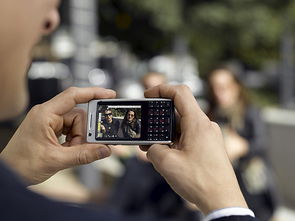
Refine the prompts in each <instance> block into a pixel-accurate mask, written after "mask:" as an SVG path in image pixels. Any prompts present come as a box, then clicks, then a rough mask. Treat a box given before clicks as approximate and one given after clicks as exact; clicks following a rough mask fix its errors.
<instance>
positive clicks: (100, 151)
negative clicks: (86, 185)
mask: <svg viewBox="0 0 295 221" xmlns="http://www.w3.org/2000/svg"><path fill="white" fill-rule="evenodd" d="M63 149H64V153H63V154H61V157H62V159H61V160H62V162H63V163H64V164H65V167H73V166H78V165H83V164H89V163H92V162H94V161H96V160H100V159H103V158H106V157H108V156H110V155H111V153H112V151H111V149H110V148H109V147H108V146H106V145H102V144H81V145H76V146H71V147H63Z"/></svg>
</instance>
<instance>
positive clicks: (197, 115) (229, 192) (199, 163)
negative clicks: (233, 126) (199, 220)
mask: <svg viewBox="0 0 295 221" xmlns="http://www.w3.org/2000/svg"><path fill="white" fill-rule="evenodd" d="M145 96H146V97H164V98H171V99H173V100H174V104H175V106H176V109H177V112H178V115H179V116H178V118H179V119H178V120H179V123H180V124H179V127H180V134H179V139H178V140H177V141H176V143H175V144H174V145H173V146H171V147H169V146H167V145H159V144H155V145H152V146H151V147H150V148H149V149H148V152H147V157H148V159H149V160H150V161H151V162H152V164H153V165H154V167H155V169H156V170H157V171H158V172H159V173H160V174H161V175H162V176H163V177H164V178H165V179H166V181H167V182H168V183H169V184H170V186H171V187H172V188H173V189H174V191H175V192H176V193H178V194H179V195H180V196H182V197H183V198H185V199H186V200H188V201H190V202H192V203H194V204H196V206H197V207H198V208H200V210H201V211H202V212H204V213H205V214H207V213H209V212H211V211H213V210H217V209H221V208H226V207H246V208H247V204H246V202H245V200H244V197H243V195H242V193H241V191H240V188H239V185H238V183H237V180H236V177H235V174H234V171H233V169H232V166H231V163H230V161H229V159H228V157H227V154H226V151H225V148H224V143H223V138H222V134H221V131H220V128H219V127H218V125H217V124H216V123H213V122H211V121H210V120H209V119H208V117H207V116H206V115H205V114H204V113H203V112H202V111H201V109H200V107H199V106H198V104H197V102H196V100H195V98H194V97H193V95H192V93H191V91H190V89H188V87H186V86H168V85H160V86H158V87H155V88H152V89H150V90H148V91H146V92H145ZM142 149H143V150H144V149H145V148H144V147H142Z"/></svg>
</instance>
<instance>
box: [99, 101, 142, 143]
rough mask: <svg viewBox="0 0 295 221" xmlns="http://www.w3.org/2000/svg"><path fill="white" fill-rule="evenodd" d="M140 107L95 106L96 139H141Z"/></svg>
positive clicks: (134, 105) (136, 105)
mask: <svg viewBox="0 0 295 221" xmlns="http://www.w3.org/2000/svg"><path fill="white" fill-rule="evenodd" d="M141 123H142V105H140V104H129V105H126V104H125V105H119V104H115V105H114V104H109V105H108V104H104V105H100V104H99V103H98V105H97V124H96V125H97V128H96V139H97V140H104V139H107V140H109V139H115V140H116V139H120V140H134V139H141V134H142V132H141V128H142V125H141Z"/></svg>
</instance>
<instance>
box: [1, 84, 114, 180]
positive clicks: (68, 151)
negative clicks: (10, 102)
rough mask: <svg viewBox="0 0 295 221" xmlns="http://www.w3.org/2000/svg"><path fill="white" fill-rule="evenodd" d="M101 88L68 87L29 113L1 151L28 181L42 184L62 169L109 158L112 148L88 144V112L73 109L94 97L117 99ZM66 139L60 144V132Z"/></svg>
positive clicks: (4, 157)
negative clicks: (86, 140) (86, 132)
mask: <svg viewBox="0 0 295 221" xmlns="http://www.w3.org/2000/svg"><path fill="white" fill-rule="evenodd" d="M115 96H116V94H115V92H114V91H112V90H107V89H102V88H74V87H72V88H69V89H67V90H65V91H64V92H62V93H61V94H59V95H57V96H56V97H54V98H53V99H51V100H49V101H47V102H46V103H43V104H40V105H36V106H35V107H33V108H32V110H31V111H30V112H29V113H28V115H27V116H26V118H25V120H24V121H23V122H22V124H21V125H20V127H19V128H18V129H17V131H16V133H15V134H14V136H13V137H12V139H11V140H10V142H9V143H8V145H7V146H6V148H5V149H4V151H3V152H2V153H1V154H0V158H1V159H3V160H4V161H5V162H6V163H7V164H8V165H9V166H10V167H11V168H13V169H14V170H15V171H16V172H17V173H19V175H21V176H22V177H23V178H24V179H25V181H27V182H28V184H38V183H41V182H43V181H45V180H47V179H48V178H50V177H51V176H52V175H54V174H55V173H57V172H58V171H59V170H62V169H65V168H69V167H73V166H77V165H81V164H87V163H91V162H93V161H95V160H99V159H102V158H105V157H108V156H109V155H110V154H111V150H110V148H109V147H107V146H105V145H102V144H88V143H85V125H86V114H85V113H84V111H83V110H80V109H76V108H74V107H75V106H76V104H79V103H86V102H88V101H90V100H92V99H101V98H114V97H115ZM62 134H64V135H66V142H65V143H63V144H60V143H59V141H58V138H59V136H60V135H62Z"/></svg>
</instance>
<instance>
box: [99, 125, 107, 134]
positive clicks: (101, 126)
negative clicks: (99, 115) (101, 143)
mask: <svg viewBox="0 0 295 221" xmlns="http://www.w3.org/2000/svg"><path fill="white" fill-rule="evenodd" d="M100 129H101V132H102V133H103V134H104V133H105V132H106V128H105V126H104V125H103V124H101V125H100Z"/></svg>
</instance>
